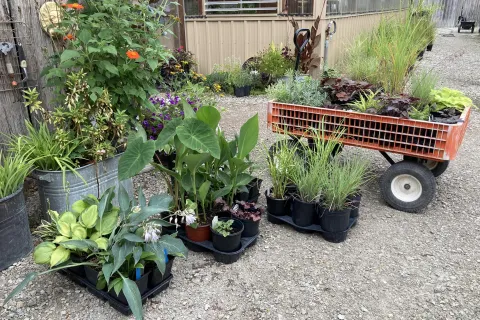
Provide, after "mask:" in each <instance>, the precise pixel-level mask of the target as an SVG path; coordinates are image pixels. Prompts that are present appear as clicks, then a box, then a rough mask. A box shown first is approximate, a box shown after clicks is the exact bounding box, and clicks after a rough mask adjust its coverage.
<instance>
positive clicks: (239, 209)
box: [230, 201, 264, 221]
mask: <svg viewBox="0 0 480 320" xmlns="http://www.w3.org/2000/svg"><path fill="white" fill-rule="evenodd" d="M235 203H236V204H235V205H234V206H233V208H232V209H230V212H231V213H232V215H233V216H234V217H236V218H239V219H244V220H251V221H259V220H260V219H261V217H262V214H263V211H264V210H263V208H262V207H260V206H259V205H257V204H256V203H255V202H246V201H236V202H235Z"/></svg>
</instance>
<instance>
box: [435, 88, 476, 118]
mask: <svg viewBox="0 0 480 320" xmlns="http://www.w3.org/2000/svg"><path fill="white" fill-rule="evenodd" d="M431 99H432V103H434V104H435V108H434V109H435V110H436V111H440V110H443V109H447V108H455V109H457V110H458V111H460V112H463V110H465V108H466V107H474V105H473V102H472V99H470V98H468V97H467V96H465V95H464V94H463V93H462V92H461V91H458V90H454V89H450V88H442V89H440V90H432V91H431Z"/></svg>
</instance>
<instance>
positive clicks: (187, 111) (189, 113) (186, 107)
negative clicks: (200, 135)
mask: <svg viewBox="0 0 480 320" xmlns="http://www.w3.org/2000/svg"><path fill="white" fill-rule="evenodd" d="M182 106H183V114H184V117H185V119H188V118H196V117H197V115H196V114H195V111H193V109H192V106H191V105H190V104H188V103H187V101H185V100H183V101H182Z"/></svg>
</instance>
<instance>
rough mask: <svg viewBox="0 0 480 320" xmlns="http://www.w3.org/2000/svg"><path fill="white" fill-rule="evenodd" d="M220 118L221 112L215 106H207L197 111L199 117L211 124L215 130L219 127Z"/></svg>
mask: <svg viewBox="0 0 480 320" xmlns="http://www.w3.org/2000/svg"><path fill="white" fill-rule="evenodd" d="M220 118H221V116H220V112H219V111H218V110H217V108H215V107H210V106H205V107H201V108H200V109H198V111H197V119H198V120H200V121H203V122H204V123H206V124H207V125H209V126H210V128H212V129H213V130H216V129H217V126H218V123H219V122H220Z"/></svg>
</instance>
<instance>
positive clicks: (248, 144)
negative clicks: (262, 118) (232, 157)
mask: <svg viewBox="0 0 480 320" xmlns="http://www.w3.org/2000/svg"><path fill="white" fill-rule="evenodd" d="M257 142H258V114H256V115H254V116H253V117H251V118H250V119H248V120H247V122H245V123H244V124H243V126H242V128H240V136H239V137H238V151H237V157H238V158H240V159H243V158H245V157H246V156H247V155H248V154H249V153H250V152H251V151H252V150H253V148H255V146H256V145H257Z"/></svg>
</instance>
